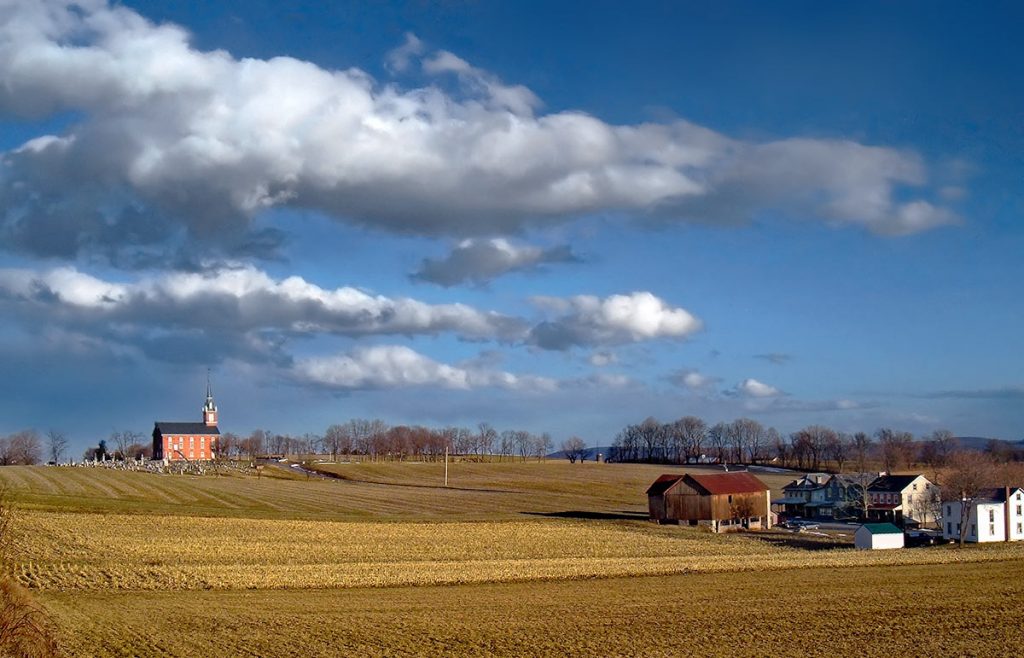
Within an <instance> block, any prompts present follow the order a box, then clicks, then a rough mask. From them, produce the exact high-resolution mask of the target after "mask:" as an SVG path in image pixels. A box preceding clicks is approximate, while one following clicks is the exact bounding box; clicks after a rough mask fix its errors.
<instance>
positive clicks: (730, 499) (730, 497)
mask: <svg viewBox="0 0 1024 658" xmlns="http://www.w3.org/2000/svg"><path fill="white" fill-rule="evenodd" d="M729 502H730V503H731V502H732V494H729Z"/></svg>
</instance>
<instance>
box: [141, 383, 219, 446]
mask: <svg viewBox="0 0 1024 658" xmlns="http://www.w3.org/2000/svg"><path fill="white" fill-rule="evenodd" d="M219 437H220V429H218V428H217V405H216V404H214V402H213V389H212V388H211V387H210V381H209V378H207V381H206V402H205V403H204V404H203V422H201V423H189V422H184V423H178V422H163V421H157V422H156V423H154V425H153V459H162V460H164V461H165V462H170V461H196V460H199V461H202V460H208V459H213V458H214V457H215V456H216V454H217V439H218V438H219Z"/></svg>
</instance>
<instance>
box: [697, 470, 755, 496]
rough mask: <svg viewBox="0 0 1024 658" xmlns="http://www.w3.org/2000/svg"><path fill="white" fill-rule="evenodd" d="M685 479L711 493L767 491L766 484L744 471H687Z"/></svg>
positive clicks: (699, 488)
mask: <svg viewBox="0 0 1024 658" xmlns="http://www.w3.org/2000/svg"><path fill="white" fill-rule="evenodd" d="M685 479H686V480H689V481H690V482H692V483H693V484H695V485H696V488H697V489H698V490H703V492H704V493H707V494H711V495H718V494H734V493H760V492H762V491H768V488H769V487H768V485H767V484H765V483H764V482H761V480H759V479H757V478H756V477H754V476H753V475H751V474H750V473H748V472H746V471H737V472H735V473H687V474H686V476H685Z"/></svg>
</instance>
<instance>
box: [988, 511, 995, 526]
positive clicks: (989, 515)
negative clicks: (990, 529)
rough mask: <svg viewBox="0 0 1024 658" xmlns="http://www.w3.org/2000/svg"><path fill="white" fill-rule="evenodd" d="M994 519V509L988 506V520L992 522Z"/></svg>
mask: <svg viewBox="0 0 1024 658" xmlns="http://www.w3.org/2000/svg"><path fill="white" fill-rule="evenodd" d="M995 520H996V511H995V510H994V509H991V508H990V509H989V510H988V522H989V523H992V522H993V521H995Z"/></svg>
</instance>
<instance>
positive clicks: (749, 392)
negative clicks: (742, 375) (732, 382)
mask: <svg viewBox="0 0 1024 658" xmlns="http://www.w3.org/2000/svg"><path fill="white" fill-rule="evenodd" d="M725 393H726V394H727V395H730V396H734V397H742V398H753V399H763V398H777V397H780V396H782V395H785V393H783V392H782V391H780V390H779V389H777V388H775V387H774V386H769V385H768V384H765V383H764V382H759V381H757V380H756V379H753V378H747V379H744V380H743V381H742V382H740V383H739V384H736V386H735V387H734V388H731V389H729V390H728V391H725Z"/></svg>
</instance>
